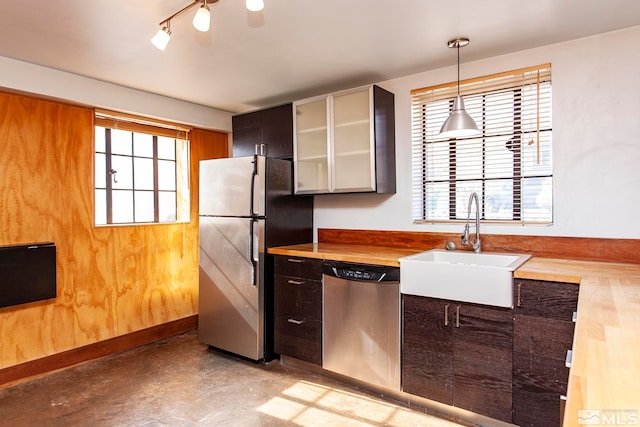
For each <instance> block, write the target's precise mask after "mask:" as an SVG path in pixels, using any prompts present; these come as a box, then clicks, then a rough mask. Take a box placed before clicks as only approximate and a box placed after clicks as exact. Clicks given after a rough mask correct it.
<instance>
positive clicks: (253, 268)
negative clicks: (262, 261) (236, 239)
mask: <svg viewBox="0 0 640 427" xmlns="http://www.w3.org/2000/svg"><path fill="white" fill-rule="evenodd" d="M257 222H258V220H257V219H255V218H252V219H251V221H249V260H250V261H251V285H252V286H257V285H258V278H257V276H258V259H257V257H256V256H255V251H256V249H257V248H258V246H257V245H256V242H255V239H254V230H255V224H256V223H257Z"/></svg>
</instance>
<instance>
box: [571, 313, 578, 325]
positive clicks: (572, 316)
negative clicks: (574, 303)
mask: <svg viewBox="0 0 640 427" xmlns="http://www.w3.org/2000/svg"><path fill="white" fill-rule="evenodd" d="M571 321H572V322H573V323H576V322H577V321H578V312H577V311H574V312H573V314H572V315H571Z"/></svg>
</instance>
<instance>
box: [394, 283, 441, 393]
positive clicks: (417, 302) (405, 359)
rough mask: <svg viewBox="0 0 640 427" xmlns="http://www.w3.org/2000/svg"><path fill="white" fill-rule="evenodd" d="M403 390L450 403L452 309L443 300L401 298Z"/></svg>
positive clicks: (404, 296)
mask: <svg viewBox="0 0 640 427" xmlns="http://www.w3.org/2000/svg"><path fill="white" fill-rule="evenodd" d="M402 301H403V311H402V312H403V344H402V388H403V390H404V391H405V392H407V393H411V394H415V395H417V396H422V397H426V398H427V399H432V400H436V401H438V402H442V403H445V404H447V405H451V404H452V403H453V335H452V332H451V313H450V308H451V305H450V304H448V303H446V302H445V301H443V300H438V299H433V298H424V297H417V296H413V295H403V296H402Z"/></svg>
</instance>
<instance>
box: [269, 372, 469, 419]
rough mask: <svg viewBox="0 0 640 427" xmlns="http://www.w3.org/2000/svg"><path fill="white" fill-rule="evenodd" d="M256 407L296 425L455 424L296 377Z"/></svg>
mask: <svg viewBox="0 0 640 427" xmlns="http://www.w3.org/2000/svg"><path fill="white" fill-rule="evenodd" d="M258 410H259V411H260V412H262V413H264V414H267V415H269V416H272V417H275V418H279V419H281V420H285V421H288V422H291V423H294V424H296V425H300V426H318V425H332V426H333V425H340V426H375V425H388V426H407V425H410V426H429V427H452V426H457V424H455V423H452V422H450V421H447V420H443V419H440V418H437V417H433V416H431V415H427V414H423V413H420V412H416V411H411V410H409V409H406V408H402V407H398V406H395V405H393V404H391V403H385V402H381V401H377V400H374V399H372V398H369V397H366V396H361V395H358V394H354V393H350V392H347V391H344V390H336V389H334V388H330V387H325V386H321V385H318V384H314V383H310V382H307V381H299V382H298V383H296V384H295V385H294V386H292V387H289V388H288V389H286V390H284V391H283V392H282V394H281V395H280V396H278V397H274V398H273V399H271V400H269V401H268V402H267V403H265V404H264V405H262V406H260V407H259V408H258Z"/></svg>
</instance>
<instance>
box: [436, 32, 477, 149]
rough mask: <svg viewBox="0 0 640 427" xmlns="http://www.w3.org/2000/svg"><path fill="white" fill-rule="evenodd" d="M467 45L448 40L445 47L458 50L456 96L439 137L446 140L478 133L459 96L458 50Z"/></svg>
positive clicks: (461, 41) (465, 41) (461, 39)
mask: <svg viewBox="0 0 640 427" xmlns="http://www.w3.org/2000/svg"><path fill="white" fill-rule="evenodd" d="M468 44H469V39H467V38H463V37H460V38H457V39H453V40H449V41H448V42H447V46H449V47H450V48H456V49H457V50H458V95H457V96H456V99H455V100H454V101H453V108H452V109H451V114H449V117H448V118H447V120H445V122H444V123H443V124H442V128H441V129H440V136H444V137H447V138H461V137H465V136H473V135H477V134H479V133H480V131H479V130H478V125H476V122H474V121H473V119H472V118H471V116H470V115H469V114H468V113H467V112H466V110H465V109H464V101H463V100H462V97H461V96H460V48H461V47H465V46H466V45H468Z"/></svg>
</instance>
